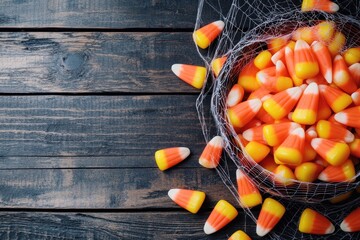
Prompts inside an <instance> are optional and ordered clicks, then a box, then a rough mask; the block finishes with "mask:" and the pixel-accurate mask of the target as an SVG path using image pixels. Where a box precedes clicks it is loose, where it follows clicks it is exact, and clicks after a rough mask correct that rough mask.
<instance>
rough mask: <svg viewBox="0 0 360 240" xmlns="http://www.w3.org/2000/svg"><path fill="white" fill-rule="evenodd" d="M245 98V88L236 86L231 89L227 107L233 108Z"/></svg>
mask: <svg viewBox="0 0 360 240" xmlns="http://www.w3.org/2000/svg"><path fill="white" fill-rule="evenodd" d="M243 97H244V88H243V87H242V86H240V84H234V86H233V87H232V88H231V90H230V92H229V94H228V96H227V98H226V105H227V106H228V107H233V106H235V105H236V104H238V103H240V102H241V101H242V99H243Z"/></svg>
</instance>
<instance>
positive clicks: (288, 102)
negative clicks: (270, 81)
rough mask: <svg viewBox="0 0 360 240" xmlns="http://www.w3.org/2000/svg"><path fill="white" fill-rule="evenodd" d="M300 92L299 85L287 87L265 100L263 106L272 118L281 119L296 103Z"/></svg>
mask: <svg viewBox="0 0 360 240" xmlns="http://www.w3.org/2000/svg"><path fill="white" fill-rule="evenodd" d="M301 93H302V90H301V88H300V87H293V88H289V89H287V90H285V91H282V92H279V93H277V94H275V95H274V96H271V97H270V98H268V99H267V100H265V101H264V103H263V108H264V109H265V111H266V112H268V113H269V114H270V115H271V117H273V118H274V119H282V118H283V117H285V116H286V115H287V114H288V113H289V112H290V111H291V109H292V108H293V107H294V106H295V105H296V103H297V101H298V100H299V98H300V96H301Z"/></svg>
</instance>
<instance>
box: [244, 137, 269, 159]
mask: <svg viewBox="0 0 360 240" xmlns="http://www.w3.org/2000/svg"><path fill="white" fill-rule="evenodd" d="M245 151H246V153H247V154H249V156H250V157H251V158H252V159H253V160H254V161H255V162H257V163H259V162H261V161H262V160H263V159H264V158H265V157H266V156H267V155H268V154H269V152H270V148H269V147H268V146H266V145H265V144H262V143H259V142H255V141H251V142H249V143H248V144H247V145H246V147H245Z"/></svg>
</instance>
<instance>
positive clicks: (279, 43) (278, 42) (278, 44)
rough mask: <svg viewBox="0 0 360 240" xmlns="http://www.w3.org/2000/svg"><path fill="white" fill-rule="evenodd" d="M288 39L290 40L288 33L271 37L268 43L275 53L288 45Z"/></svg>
mask: <svg viewBox="0 0 360 240" xmlns="http://www.w3.org/2000/svg"><path fill="white" fill-rule="evenodd" d="M288 41H289V36H288V35H286V36H282V37H277V38H272V39H270V40H269V41H268V43H267V46H268V49H269V51H270V53H272V54H275V53H276V52H278V51H280V50H281V49H282V48H284V47H285V46H286V44H287V43H288Z"/></svg>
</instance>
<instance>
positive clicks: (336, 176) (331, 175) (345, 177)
mask: <svg viewBox="0 0 360 240" xmlns="http://www.w3.org/2000/svg"><path fill="white" fill-rule="evenodd" d="M354 176H355V167H354V164H353V162H352V161H351V160H346V161H345V162H344V163H343V164H342V165H340V166H328V167H326V168H325V169H324V170H323V171H322V172H321V173H320V174H319V177H318V179H319V180H321V181H324V182H346V181H352V180H353V178H354Z"/></svg>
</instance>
